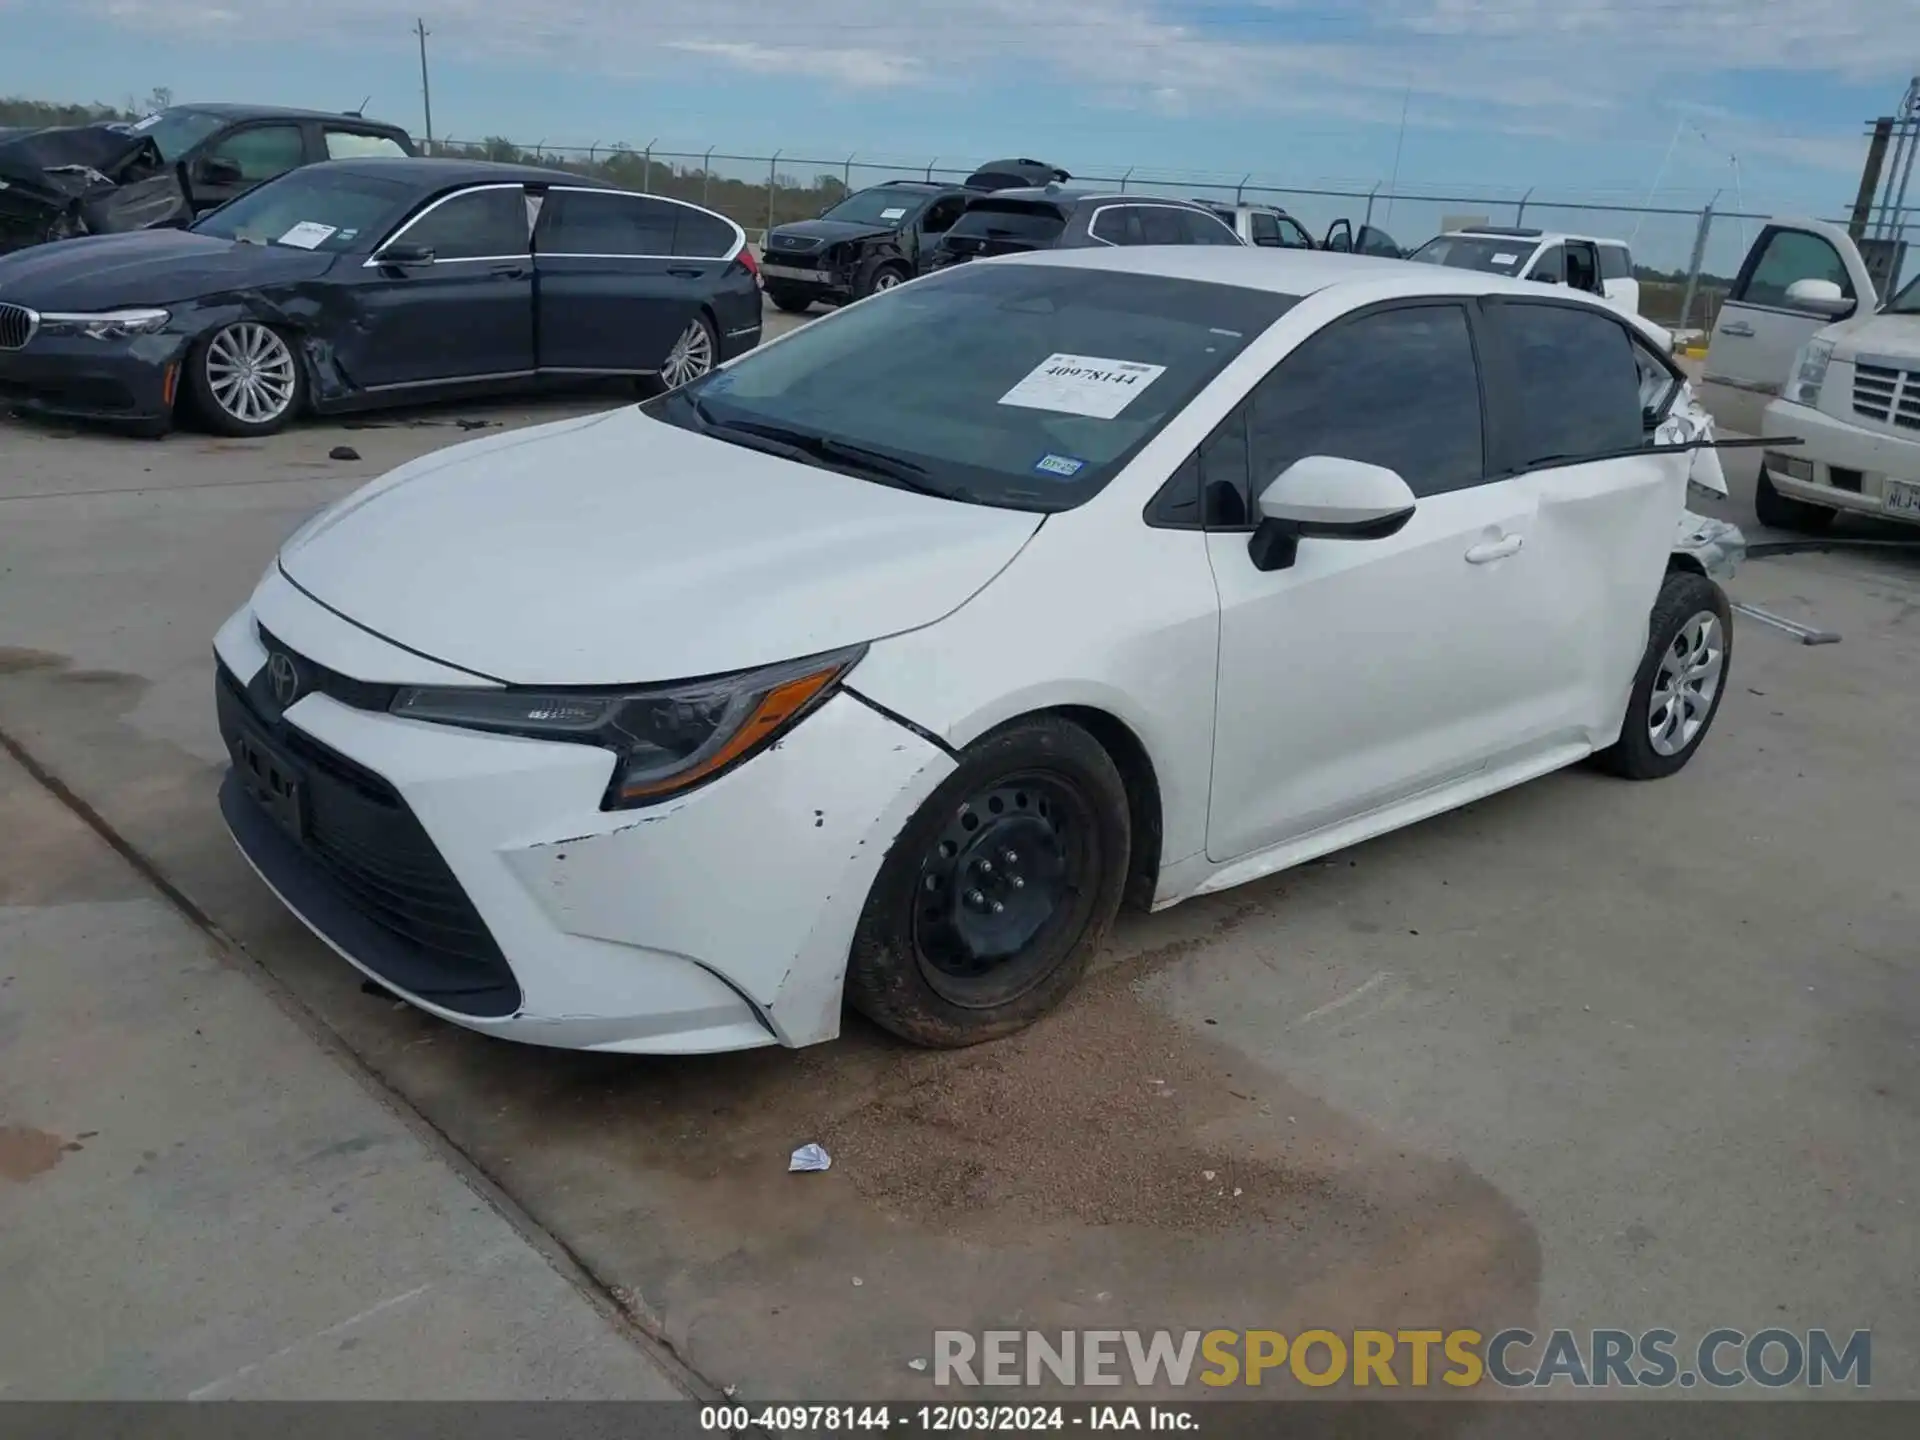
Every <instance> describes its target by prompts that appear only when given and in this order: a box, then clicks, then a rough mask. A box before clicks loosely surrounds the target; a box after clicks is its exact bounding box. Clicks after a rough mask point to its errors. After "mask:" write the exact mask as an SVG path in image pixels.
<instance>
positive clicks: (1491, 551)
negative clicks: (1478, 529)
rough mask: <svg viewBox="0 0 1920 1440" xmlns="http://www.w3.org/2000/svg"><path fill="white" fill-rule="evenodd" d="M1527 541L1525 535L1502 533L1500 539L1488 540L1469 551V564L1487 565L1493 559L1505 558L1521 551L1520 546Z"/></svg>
mask: <svg viewBox="0 0 1920 1440" xmlns="http://www.w3.org/2000/svg"><path fill="white" fill-rule="evenodd" d="M1526 543H1527V537H1526V536H1524V535H1502V536H1501V537H1500V538H1499V539H1498V540H1488V541H1485V542H1483V543H1481V544H1479V545H1476V546H1474V547H1473V548H1472V549H1471V550H1469V551H1467V563H1468V564H1469V565H1485V564H1487V563H1488V562H1489V561H1492V560H1504V559H1506V558H1507V556H1509V555H1517V554H1519V553H1520V547H1521V546H1522V545H1524V544H1526Z"/></svg>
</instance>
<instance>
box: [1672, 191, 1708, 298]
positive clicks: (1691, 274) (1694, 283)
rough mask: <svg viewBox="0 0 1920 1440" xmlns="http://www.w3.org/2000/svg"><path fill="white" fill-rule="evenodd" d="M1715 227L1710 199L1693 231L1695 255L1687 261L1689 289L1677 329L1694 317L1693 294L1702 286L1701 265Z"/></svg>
mask: <svg viewBox="0 0 1920 1440" xmlns="http://www.w3.org/2000/svg"><path fill="white" fill-rule="evenodd" d="M1711 229H1713V201H1711V200H1709V201H1708V202H1707V203H1706V205H1705V207H1704V208H1703V209H1702V210H1701V211H1700V228H1699V229H1698V230H1696V231H1694V232H1693V256H1692V258H1691V259H1689V260H1688V261H1687V289H1686V293H1685V295H1684V296H1683V297H1682V298H1681V301H1680V323H1679V324H1678V325H1676V326H1674V329H1676V330H1685V329H1686V328H1687V326H1688V324H1689V323H1690V322H1691V321H1692V319H1693V294H1694V291H1695V290H1697V289H1699V288H1700V267H1701V265H1702V264H1703V263H1704V262H1705V260H1706V256H1707V232H1708V231H1709V230H1711Z"/></svg>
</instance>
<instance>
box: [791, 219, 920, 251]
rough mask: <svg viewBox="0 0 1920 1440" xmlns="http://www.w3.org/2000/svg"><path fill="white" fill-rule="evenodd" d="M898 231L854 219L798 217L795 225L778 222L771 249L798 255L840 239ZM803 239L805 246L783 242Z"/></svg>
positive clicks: (858, 238)
mask: <svg viewBox="0 0 1920 1440" xmlns="http://www.w3.org/2000/svg"><path fill="white" fill-rule="evenodd" d="M893 233H894V232H893V231H892V230H891V229H889V228H888V227H887V226H885V225H856V224H854V223H853V222H852V221H850V220H796V221H794V222H793V223H792V224H791V225H778V226H775V227H774V230H773V233H772V234H771V235H769V236H768V237H767V250H768V252H769V253H771V254H776V255H777V254H779V253H780V252H782V251H785V250H791V251H793V252H794V253H795V254H801V253H804V252H806V251H811V250H818V249H820V247H821V246H823V245H831V244H833V243H834V242H836V241H839V240H872V239H874V238H876V237H878V236H881V235H891V234H893ZM788 239H794V240H802V241H805V242H806V243H805V244H804V245H788V244H784V243H782V242H784V241H786V240H788Z"/></svg>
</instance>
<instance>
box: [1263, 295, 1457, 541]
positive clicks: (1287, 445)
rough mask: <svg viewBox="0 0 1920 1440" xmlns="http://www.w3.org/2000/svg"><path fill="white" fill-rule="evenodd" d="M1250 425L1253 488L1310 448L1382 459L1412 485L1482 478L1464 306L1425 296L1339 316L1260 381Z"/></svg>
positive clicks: (1438, 489)
mask: <svg viewBox="0 0 1920 1440" xmlns="http://www.w3.org/2000/svg"><path fill="white" fill-rule="evenodd" d="M1249 428H1250V431H1251V434H1250V442H1251V447H1252V487H1251V489H1252V492H1253V494H1257V493H1258V491H1260V490H1263V489H1265V488H1266V486H1267V485H1268V484H1270V483H1271V482H1272V481H1273V480H1274V478H1275V477H1276V476H1278V475H1279V474H1280V472H1281V471H1283V470H1285V469H1286V468H1287V467H1288V466H1289V465H1291V464H1293V462H1294V461H1296V460H1299V459H1301V458H1303V457H1305V456H1308V455H1337V456H1339V457H1341V458H1343V459H1347V460H1364V461H1366V462H1367V463H1368V464H1371V465H1384V466H1386V467H1387V468H1388V469H1390V470H1395V471H1398V472H1399V474H1400V476H1401V478H1402V479H1404V480H1405V481H1406V482H1407V484H1408V485H1409V486H1411V487H1412V489H1413V493H1414V494H1415V495H1439V494H1443V493H1445V492H1446V491H1449V490H1459V489H1463V488H1465V487H1466V486H1469V485H1473V484H1475V483H1477V482H1478V481H1479V480H1481V479H1482V478H1483V477H1484V475H1485V473H1486V467H1485V459H1484V455H1483V450H1482V441H1481V424H1480V380H1479V369H1478V366H1477V364H1476V362H1475V359H1474V353H1473V337H1472V335H1471V333H1470V332H1469V330H1468V328H1467V314H1466V311H1465V310H1464V309H1462V308H1461V307H1460V306H1458V305H1420V306H1409V307H1406V308H1403V309H1395V310H1383V311H1378V312H1376V313H1374V314H1372V315H1365V316H1362V317H1361V318H1359V319H1358V320H1350V321H1345V322H1336V323H1335V324H1334V325H1333V326H1332V327H1331V328H1330V329H1327V330H1323V331H1321V332H1320V333H1319V334H1318V335H1315V336H1313V337H1312V338H1311V339H1309V340H1307V341H1306V343H1305V344H1303V345H1301V347H1300V348H1299V349H1297V350H1295V351H1294V352H1293V354H1291V355H1289V356H1288V357H1287V358H1286V359H1285V360H1283V361H1281V362H1280V365H1279V366H1278V367H1277V368H1276V369H1275V370H1274V372H1273V373H1272V374H1271V375H1269V376H1267V378H1266V379H1264V380H1262V381H1261V382H1260V384H1259V386H1258V387H1257V388H1256V389H1255V390H1254V393H1253V398H1252V415H1251V423H1250V426H1249ZM1248 498H1249V501H1251V499H1252V498H1253V495H1252V494H1250V495H1249V497H1248ZM1249 512H1250V513H1251V505H1249Z"/></svg>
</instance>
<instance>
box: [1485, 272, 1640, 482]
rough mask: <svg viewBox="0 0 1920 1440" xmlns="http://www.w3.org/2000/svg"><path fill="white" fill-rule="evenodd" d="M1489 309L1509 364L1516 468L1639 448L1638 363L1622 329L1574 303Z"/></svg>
mask: <svg viewBox="0 0 1920 1440" xmlns="http://www.w3.org/2000/svg"><path fill="white" fill-rule="evenodd" d="M1489 309H1490V310H1491V312H1492V314H1493V315H1494V317H1495V320H1496V324H1497V330H1498V333H1499V334H1500V335H1501V336H1502V337H1503V340H1504V343H1505V345H1506V348H1507V353H1508V357H1509V360H1510V363H1511V366H1512V374H1513V380H1514V388H1513V391H1512V395H1513V407H1514V431H1515V438H1516V443H1517V444H1518V446H1519V452H1520V453H1519V454H1518V455H1516V456H1515V457H1514V459H1515V461H1516V463H1518V464H1519V465H1520V466H1521V467H1522V468H1525V467H1529V466H1535V465H1547V464H1552V463H1553V462H1555V461H1560V460H1571V459H1578V458H1580V457H1582V456H1586V455H1605V454H1617V453H1618V452H1620V451H1622V450H1630V449H1632V448H1633V447H1634V446H1636V445H1638V444H1639V443H1640V441H1641V438H1642V433H1643V432H1642V429H1641V416H1640V390H1641V375H1640V365H1639V361H1638V360H1637V359H1636V358H1635V356H1634V351H1633V341H1632V340H1631V339H1630V338H1628V335H1627V331H1626V327H1625V326H1624V325H1621V324H1620V323H1619V322H1618V321H1616V320H1614V319H1612V318H1611V317H1610V316H1608V315H1606V314H1603V313H1602V312H1600V311H1598V310H1589V309H1586V308H1585V307H1575V306H1572V305H1550V304H1529V303H1527V302H1525V301H1513V302H1511V303H1506V304H1500V305H1495V306H1491V307H1489Z"/></svg>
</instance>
